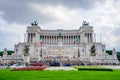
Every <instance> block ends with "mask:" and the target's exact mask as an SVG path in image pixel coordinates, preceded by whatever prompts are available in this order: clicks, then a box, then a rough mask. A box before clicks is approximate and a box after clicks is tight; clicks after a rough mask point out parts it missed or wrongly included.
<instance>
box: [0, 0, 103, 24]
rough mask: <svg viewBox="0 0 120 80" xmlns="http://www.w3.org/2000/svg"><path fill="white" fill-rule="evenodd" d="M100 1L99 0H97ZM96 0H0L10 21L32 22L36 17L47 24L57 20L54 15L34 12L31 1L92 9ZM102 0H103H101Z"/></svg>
mask: <svg viewBox="0 0 120 80" xmlns="http://www.w3.org/2000/svg"><path fill="white" fill-rule="evenodd" d="M96 1H98V0H96ZM96 1H92V0H0V11H3V13H4V15H3V19H5V20H7V21H8V22H10V23H11V22H17V23H20V24H25V23H30V22H31V21H32V20H34V19H35V18H36V19H37V20H38V21H39V22H40V23H41V24H45V23H48V22H51V21H54V20H56V18H54V17H52V16H48V15H45V14H42V13H37V12H34V11H33V10H32V9H30V8H29V7H28V4H29V3H39V4H40V5H41V4H42V5H56V6H57V5H62V6H65V7H68V8H70V9H71V8H75V9H79V8H83V9H86V10H87V9H91V8H92V7H94V4H95V2H96ZM101 1H102V0H101Z"/></svg>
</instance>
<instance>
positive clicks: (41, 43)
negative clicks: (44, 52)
mask: <svg viewBox="0 0 120 80" xmlns="http://www.w3.org/2000/svg"><path fill="white" fill-rule="evenodd" d="M42 40H43V38H42V36H40V46H42Z"/></svg>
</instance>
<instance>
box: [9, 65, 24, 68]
mask: <svg viewBox="0 0 120 80" xmlns="http://www.w3.org/2000/svg"><path fill="white" fill-rule="evenodd" d="M23 67H26V66H25V64H13V65H11V66H9V67H8V68H23Z"/></svg>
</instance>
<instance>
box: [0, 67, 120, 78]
mask: <svg viewBox="0 0 120 80" xmlns="http://www.w3.org/2000/svg"><path fill="white" fill-rule="evenodd" d="M119 76H120V70H114V71H11V70H8V69H6V70H2V69H1V70H0V80H120V77H119Z"/></svg>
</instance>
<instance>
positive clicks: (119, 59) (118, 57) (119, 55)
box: [117, 52, 120, 61]
mask: <svg viewBox="0 0 120 80" xmlns="http://www.w3.org/2000/svg"><path fill="white" fill-rule="evenodd" d="M117 59H118V61H120V52H117Z"/></svg>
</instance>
